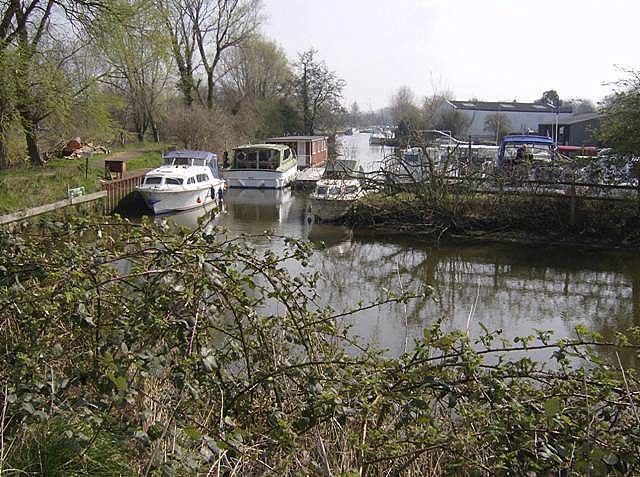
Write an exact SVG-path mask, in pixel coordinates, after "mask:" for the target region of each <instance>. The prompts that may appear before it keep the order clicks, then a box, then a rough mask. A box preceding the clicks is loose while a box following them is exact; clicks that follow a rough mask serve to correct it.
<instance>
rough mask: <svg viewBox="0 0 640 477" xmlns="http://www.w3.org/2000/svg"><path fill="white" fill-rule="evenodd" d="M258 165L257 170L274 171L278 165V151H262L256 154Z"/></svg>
mask: <svg viewBox="0 0 640 477" xmlns="http://www.w3.org/2000/svg"><path fill="white" fill-rule="evenodd" d="M258 159H259V160H260V163H259V165H258V169H268V170H276V169H277V168H278V166H279V165H280V151H277V150H273V149H262V150H260V152H259V153H258Z"/></svg>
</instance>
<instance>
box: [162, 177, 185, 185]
mask: <svg viewBox="0 0 640 477" xmlns="http://www.w3.org/2000/svg"><path fill="white" fill-rule="evenodd" d="M183 182H184V179H181V178H179V177H166V178H165V179H164V183H165V184H166V185H182V184H183Z"/></svg>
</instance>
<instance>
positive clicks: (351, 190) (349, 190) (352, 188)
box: [345, 185, 358, 194]
mask: <svg viewBox="0 0 640 477" xmlns="http://www.w3.org/2000/svg"><path fill="white" fill-rule="evenodd" d="M345 192H346V193H347V194H355V193H356V192H358V186H356V185H348V186H347V188H346V189H345Z"/></svg>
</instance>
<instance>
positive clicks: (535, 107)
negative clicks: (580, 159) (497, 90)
mask: <svg viewBox="0 0 640 477" xmlns="http://www.w3.org/2000/svg"><path fill="white" fill-rule="evenodd" d="M447 102H448V103H449V104H450V105H451V106H453V107H454V108H455V109H462V110H465V111H500V112H504V113H506V112H518V113H554V112H555V110H554V108H552V107H551V106H548V105H546V104H542V103H518V102H516V101H456V100H450V101H447ZM571 111H572V108H571V106H560V108H559V110H558V112H560V113H571Z"/></svg>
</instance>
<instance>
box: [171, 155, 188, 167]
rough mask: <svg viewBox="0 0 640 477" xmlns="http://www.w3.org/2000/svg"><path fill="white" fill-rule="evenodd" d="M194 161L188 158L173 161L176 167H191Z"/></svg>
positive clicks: (177, 158) (178, 158)
mask: <svg viewBox="0 0 640 477" xmlns="http://www.w3.org/2000/svg"><path fill="white" fill-rule="evenodd" d="M191 161H192V159H189V158H188V157H176V158H175V159H174V161H173V165H174V166H190V165H191Z"/></svg>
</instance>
